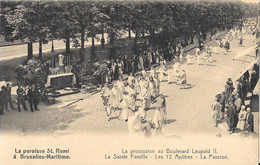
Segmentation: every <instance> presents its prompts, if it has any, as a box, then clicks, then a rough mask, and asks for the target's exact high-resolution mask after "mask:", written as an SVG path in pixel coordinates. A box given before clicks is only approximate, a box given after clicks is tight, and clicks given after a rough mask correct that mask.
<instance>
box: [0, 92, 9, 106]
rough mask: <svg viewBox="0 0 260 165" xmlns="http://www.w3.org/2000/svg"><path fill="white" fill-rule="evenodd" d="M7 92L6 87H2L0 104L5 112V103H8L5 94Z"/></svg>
mask: <svg viewBox="0 0 260 165" xmlns="http://www.w3.org/2000/svg"><path fill="white" fill-rule="evenodd" d="M7 93H8V91H7V89H6V87H2V94H1V102H2V104H3V106H4V110H7V103H8V99H7V97H8V96H7V95H8V94H7Z"/></svg>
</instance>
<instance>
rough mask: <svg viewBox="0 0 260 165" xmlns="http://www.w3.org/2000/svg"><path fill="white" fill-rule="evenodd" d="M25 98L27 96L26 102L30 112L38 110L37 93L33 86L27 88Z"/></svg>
mask: <svg viewBox="0 0 260 165" xmlns="http://www.w3.org/2000/svg"><path fill="white" fill-rule="evenodd" d="M27 96H28V101H29V103H30V108H31V111H32V112H34V110H35V111H37V110H39V109H38V107H37V92H36V89H35V86H34V85H32V86H29V90H28V93H27ZM33 109H34V110H33Z"/></svg>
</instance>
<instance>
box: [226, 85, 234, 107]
mask: <svg viewBox="0 0 260 165" xmlns="http://www.w3.org/2000/svg"><path fill="white" fill-rule="evenodd" d="M233 90H234V87H233V86H232V85H229V84H227V85H226V86H225V93H226V103H227V102H228V100H229V99H230V96H231V94H232V92H233Z"/></svg>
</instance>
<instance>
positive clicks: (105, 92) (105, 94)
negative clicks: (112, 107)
mask: <svg viewBox="0 0 260 165" xmlns="http://www.w3.org/2000/svg"><path fill="white" fill-rule="evenodd" d="M100 94H101V97H102V100H103V105H104V106H105V109H106V106H107V103H108V100H109V96H110V94H111V92H110V89H109V88H108V86H107V83H105V85H104V87H103V88H102V90H101V93H100Z"/></svg>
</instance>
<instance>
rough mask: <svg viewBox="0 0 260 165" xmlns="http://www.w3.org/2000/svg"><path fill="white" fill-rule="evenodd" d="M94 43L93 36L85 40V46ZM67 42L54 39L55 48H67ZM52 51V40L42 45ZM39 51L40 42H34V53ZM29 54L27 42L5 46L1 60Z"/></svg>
mask: <svg viewBox="0 0 260 165" xmlns="http://www.w3.org/2000/svg"><path fill="white" fill-rule="evenodd" d="M98 37H99V38H101V35H98ZM104 37H105V40H106V41H107V34H105V35H104ZM91 44H92V40H91V38H88V40H87V41H85V47H87V46H90V45H91ZM95 44H96V45H100V44H101V43H100V41H97V40H95ZM72 46H73V43H71V44H70V47H71V48H72ZM65 48H66V47H65V43H64V41H63V40H54V50H57V49H65ZM50 51H51V42H49V43H48V44H43V45H42V52H43V53H46V52H50ZM38 53H39V43H37V42H36V43H34V44H33V54H38ZM23 56H27V44H22V45H13V46H4V47H0V61H1V60H10V59H13V58H18V57H23Z"/></svg>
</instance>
